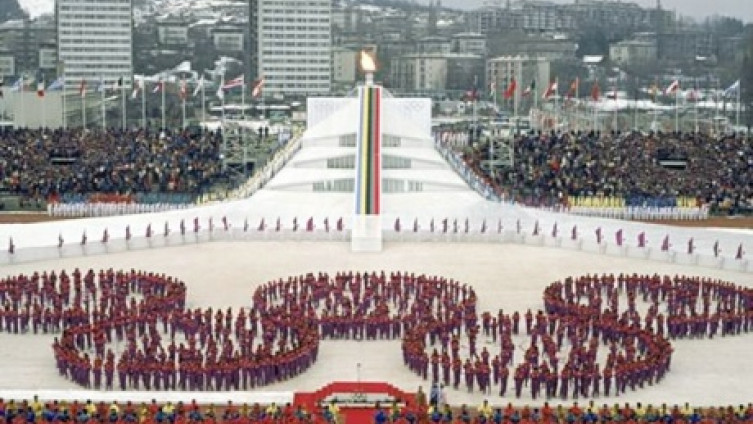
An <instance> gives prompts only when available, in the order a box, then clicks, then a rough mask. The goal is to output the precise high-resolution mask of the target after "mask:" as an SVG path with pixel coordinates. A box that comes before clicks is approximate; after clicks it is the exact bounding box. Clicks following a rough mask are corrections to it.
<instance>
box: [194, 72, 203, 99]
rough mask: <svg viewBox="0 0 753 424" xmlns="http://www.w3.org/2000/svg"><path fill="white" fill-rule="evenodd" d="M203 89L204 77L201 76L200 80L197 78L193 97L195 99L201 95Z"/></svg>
mask: <svg viewBox="0 0 753 424" xmlns="http://www.w3.org/2000/svg"><path fill="white" fill-rule="evenodd" d="M203 88H204V75H203V74H202V75H201V78H199V82H198V83H197V84H196V88H194V89H193V97H196V96H198V95H199V93H201V89H203Z"/></svg>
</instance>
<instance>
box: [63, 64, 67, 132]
mask: <svg viewBox="0 0 753 424" xmlns="http://www.w3.org/2000/svg"><path fill="white" fill-rule="evenodd" d="M65 88H66V87H65V74H63V91H62V93H63V94H62V96H63V129H67V128H68V117H67V116H66V110H65Z"/></svg>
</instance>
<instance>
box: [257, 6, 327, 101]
mask: <svg viewBox="0 0 753 424" xmlns="http://www.w3.org/2000/svg"><path fill="white" fill-rule="evenodd" d="M249 2H250V5H249V8H250V10H249V17H250V19H249V21H250V30H249V32H250V34H249V40H250V41H251V43H252V45H251V46H250V54H251V59H250V60H249V63H250V64H251V68H252V69H251V76H252V77H253V76H256V77H257V78H258V77H263V78H264V91H263V93H264V95H265V96H274V95H280V94H281V95H285V96H307V95H323V94H327V93H329V92H330V84H331V79H332V0H307V1H300V0H249ZM254 64H255V65H256V66H255V67H256V69H253V68H254Z"/></svg>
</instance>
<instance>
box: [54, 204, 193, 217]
mask: <svg viewBox="0 0 753 424" xmlns="http://www.w3.org/2000/svg"><path fill="white" fill-rule="evenodd" d="M189 207H192V205H191V204H187V203H186V204H181V203H48V204H47V214H48V215H49V216H52V217H57V218H85V217H102V216H119V215H132V214H144V213H154V212H167V211H175V210H181V209H187V208H189Z"/></svg>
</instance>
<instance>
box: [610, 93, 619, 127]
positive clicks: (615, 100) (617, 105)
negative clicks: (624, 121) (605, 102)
mask: <svg viewBox="0 0 753 424" xmlns="http://www.w3.org/2000/svg"><path fill="white" fill-rule="evenodd" d="M612 94H613V95H614V122H612V129H614V131H615V132H617V130H618V129H619V128H618V121H619V118H618V116H617V115H618V112H619V111H618V109H619V104H618V103H617V83H615V85H614V86H612Z"/></svg>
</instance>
